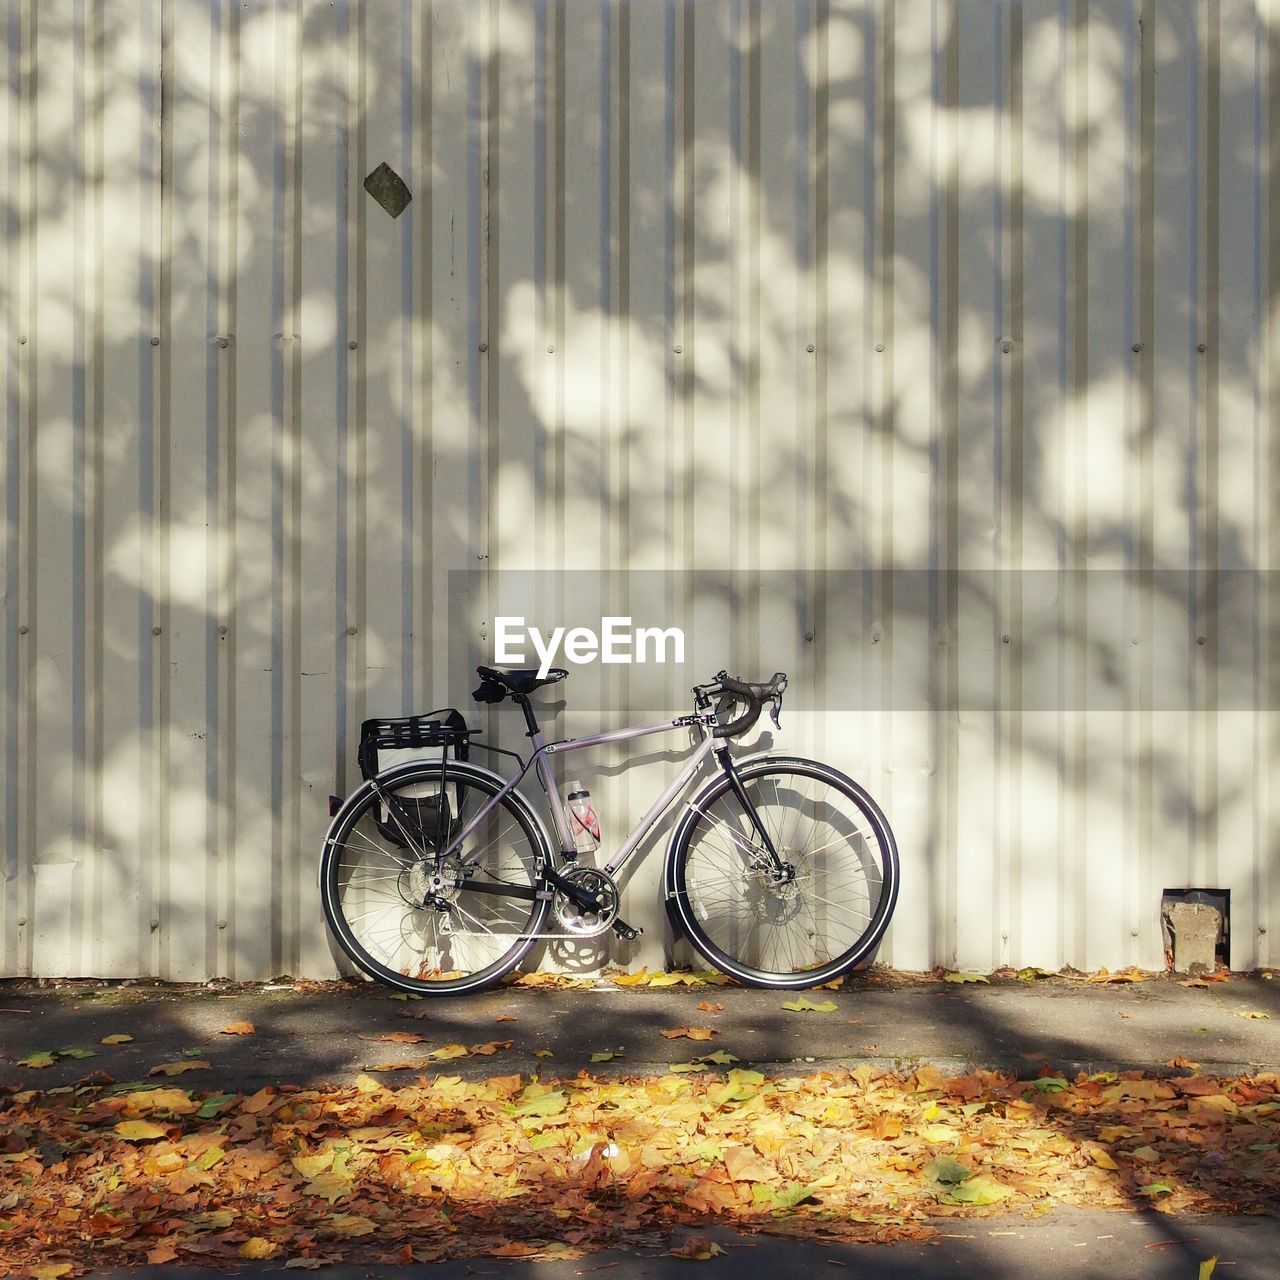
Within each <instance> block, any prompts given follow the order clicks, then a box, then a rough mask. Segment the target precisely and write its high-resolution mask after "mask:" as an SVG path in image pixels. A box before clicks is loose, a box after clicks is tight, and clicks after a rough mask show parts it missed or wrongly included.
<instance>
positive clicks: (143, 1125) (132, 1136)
mask: <svg viewBox="0 0 1280 1280" xmlns="http://www.w3.org/2000/svg"><path fill="white" fill-rule="evenodd" d="M115 1132H116V1133H117V1134H119V1135H120V1137H122V1138H123V1139H124V1140H125V1141H126V1142H153V1141H155V1139H156V1138H163V1137H166V1136H167V1135H168V1132H169V1131H168V1130H167V1129H162V1128H161V1127H160V1126H159V1125H158V1124H152V1123H151V1122H150V1121H149V1120H121V1121H120V1123H119V1124H118V1125H116V1127H115Z"/></svg>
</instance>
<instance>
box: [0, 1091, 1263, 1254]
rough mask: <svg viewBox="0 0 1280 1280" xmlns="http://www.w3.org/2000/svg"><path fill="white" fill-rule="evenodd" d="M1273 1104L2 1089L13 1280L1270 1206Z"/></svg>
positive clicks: (1, 1232)
mask: <svg viewBox="0 0 1280 1280" xmlns="http://www.w3.org/2000/svg"><path fill="white" fill-rule="evenodd" d="M1278 1115H1280V1077H1278V1076H1276V1075H1273V1074H1267V1075H1257V1076H1253V1077H1244V1078H1230V1079H1221V1078H1216V1077H1210V1076H1204V1075H1198V1074H1192V1075H1184V1076H1179V1077H1176V1078H1156V1077H1153V1076H1149V1075H1143V1074H1141V1073H1138V1072H1130V1073H1125V1074H1122V1075H1119V1076H1116V1075H1112V1074H1099V1075H1092V1076H1084V1075H1081V1076H1078V1077H1077V1078H1076V1079H1074V1080H1068V1079H1066V1078H1064V1077H1062V1076H1057V1075H1052V1074H1046V1075H1043V1076H1041V1077H1040V1078H1038V1079H1034V1080H1018V1079H1015V1078H1013V1077H1011V1076H1008V1075H1003V1074H999V1073H996V1072H988V1071H975V1072H973V1073H971V1074H969V1075H964V1076H955V1077H949V1076H945V1075H944V1074H943V1073H941V1072H940V1071H938V1070H937V1069H935V1068H932V1067H921V1068H919V1069H918V1070H916V1071H915V1072H913V1073H910V1074H906V1075H895V1074H882V1073H879V1072H877V1071H875V1070H874V1069H872V1068H871V1067H869V1066H864V1067H860V1068H859V1069H858V1070H856V1071H853V1072H846V1071H822V1072H817V1073H815V1074H812V1075H809V1076H806V1077H803V1078H801V1077H776V1078H768V1077H766V1076H764V1075H763V1074H761V1073H759V1072H756V1071H751V1070H746V1069H741V1068H734V1069H731V1070H728V1071H723V1072H721V1071H708V1072H706V1073H704V1074H696V1073H686V1074H668V1075H662V1076H649V1077H643V1078H617V1077H614V1078H600V1077H597V1076H593V1075H591V1074H589V1073H587V1072H582V1073H580V1074H579V1075H578V1076H576V1077H574V1078H571V1079H561V1078H554V1077H552V1078H545V1079H539V1078H529V1077H527V1076H521V1075H515V1074H512V1075H500V1076H495V1077H491V1078H489V1079H484V1080H473V1081H464V1080H463V1079H461V1078H459V1077H458V1076H454V1075H439V1076H435V1077H434V1078H431V1077H427V1076H420V1077H419V1078H418V1080H417V1083H415V1084H412V1085H406V1086H403V1087H398V1088H397V1087H391V1086H389V1085H387V1084H385V1083H383V1082H382V1081H381V1080H379V1079H375V1078H374V1077H372V1076H368V1075H363V1076H360V1077H359V1078H358V1080H357V1082H356V1084H355V1085H354V1087H349V1088H334V1089H300V1088H296V1087H290V1086H282V1087H280V1088H279V1089H269V1088H268V1089H262V1090H260V1091H259V1092H257V1093H255V1094H252V1095H249V1096H243V1095H239V1094H225V1093H223V1094H216V1093H213V1094H210V1093H197V1092H190V1091H188V1090H186V1089H181V1088H177V1087H174V1086H173V1085H171V1084H168V1083H166V1082H165V1081H163V1080H161V1081H158V1082H154V1083H149V1084H143V1083H141V1082H135V1083H133V1084H131V1085H121V1086H104V1085H81V1086H74V1087H70V1088H64V1089H50V1090H47V1091H38V1090H20V1091H14V1090H11V1091H9V1092H7V1093H0V1270H7V1271H8V1273H10V1274H18V1275H21V1274H30V1275H34V1276H38V1277H56V1276H61V1275H74V1274H78V1273H79V1272H80V1271H81V1270H83V1269H86V1268H87V1267H88V1265H89V1262H90V1259H92V1262H93V1265H94V1266H96V1267H98V1268H102V1267H104V1266H108V1265H128V1264H138V1263H142V1262H144V1261H145V1262H150V1263H162V1262H169V1261H178V1262H181V1263H200V1264H204V1265H219V1264H220V1263H221V1264H224V1265H232V1264H234V1263H236V1262H238V1261H239V1260H241V1259H244V1258H262V1259H267V1258H270V1259H274V1260H275V1261H276V1262H277V1263H285V1264H287V1265H290V1266H297V1267H301V1268H311V1267H316V1266H319V1265H322V1264H323V1263H325V1262H329V1261H337V1260H340V1259H349V1260H361V1261H373V1262H385V1263H395V1262H400V1263H407V1262H410V1261H422V1262H425V1261H435V1260H440V1259H445V1258H458V1257H469V1256H478V1255H490V1256H529V1257H535V1256H536V1257H548V1258H553V1257H559V1258H566V1257H575V1256H578V1255H579V1254H580V1253H582V1252H584V1251H587V1250H591V1249H599V1248H619V1247H621V1248H641V1249H646V1248H652V1249H659V1250H665V1249H669V1248H672V1247H673V1245H675V1243H676V1241H677V1239H679V1238H681V1237H682V1236H683V1234H685V1231H684V1229H685V1228H687V1227H688V1226H694V1225H696V1226H698V1227H701V1228H703V1229H705V1228H706V1226H707V1225H708V1224H710V1223H716V1222H720V1223H725V1224H731V1225H733V1226H735V1227H737V1228H739V1229H747V1230H764V1231H770V1232H774V1233H787V1234H793V1235H806V1236H821V1237H829V1238H839V1239H848V1240H881V1241H887V1240H894V1239H901V1238H909V1237H916V1238H919V1237H923V1236H925V1235H928V1234H929V1233H930V1232H931V1231H933V1230H935V1229H936V1227H935V1226H933V1225H931V1223H936V1221H937V1219H938V1218H939V1217H948V1216H959V1215H974V1214H977V1215H981V1214H984V1213H989V1212H991V1211H992V1208H991V1207H992V1206H997V1207H998V1209H999V1211H1007V1210H1009V1209H1024V1210H1025V1209H1032V1210H1034V1209H1037V1208H1047V1207H1051V1206H1052V1205H1055V1204H1075V1205H1088V1206H1093V1207H1099V1206H1115V1207H1118V1208H1123V1207H1130V1206H1132V1205H1134V1204H1139V1203H1141V1204H1151V1205H1154V1206H1156V1207H1157V1208H1162V1209H1165V1210H1173V1211H1196V1210H1214V1211H1229V1212H1260V1211H1265V1210H1269V1209H1274V1208H1275V1207H1276V1204H1277V1201H1278V1200H1280V1161H1277V1158H1276V1148H1277V1141H1278V1140H1280V1120H1278V1119H1277V1116H1278ZM682 1247H685V1248H686V1252H685V1253H683V1254H680V1256H690V1257H702V1256H709V1255H708V1254H707V1253H706V1252H705V1251H704V1252H695V1253H688V1252H687V1246H682ZM676 1251H677V1252H679V1250H678V1249H677V1250H676Z"/></svg>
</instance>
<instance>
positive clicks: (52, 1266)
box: [31, 1262, 72, 1280]
mask: <svg viewBox="0 0 1280 1280" xmlns="http://www.w3.org/2000/svg"><path fill="white" fill-rule="evenodd" d="M71 1270H72V1267H71V1263H69V1262H42V1263H41V1264H40V1265H39V1266H35V1267H32V1268H31V1274H32V1275H33V1276H34V1277H35V1280H58V1277H59V1276H65V1275H69V1274H70V1272H71Z"/></svg>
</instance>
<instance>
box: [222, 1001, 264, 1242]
mask: <svg viewBox="0 0 1280 1280" xmlns="http://www.w3.org/2000/svg"><path fill="white" fill-rule="evenodd" d="M255 1031H257V1027H255V1026H254V1025H253V1023H252V1022H246V1021H244V1020H243V1019H241V1020H240V1021H239V1022H228V1023H227V1025H226V1026H225V1027H223V1028H222V1030H221V1031H220V1032H219V1033H218V1034H219V1035H223V1036H251V1035H253V1033H254V1032H255ZM245 1256H246V1257H249V1256H250V1255H249V1254H246V1255H245Z"/></svg>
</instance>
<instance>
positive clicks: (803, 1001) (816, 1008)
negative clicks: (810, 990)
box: [782, 996, 836, 1013]
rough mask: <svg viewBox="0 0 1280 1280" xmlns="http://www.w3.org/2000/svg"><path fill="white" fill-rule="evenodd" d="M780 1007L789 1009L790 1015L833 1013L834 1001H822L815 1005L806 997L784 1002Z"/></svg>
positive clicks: (834, 1009)
mask: <svg viewBox="0 0 1280 1280" xmlns="http://www.w3.org/2000/svg"><path fill="white" fill-rule="evenodd" d="M782 1007H783V1008H784V1009H789V1010H790V1011H791V1012H792V1013H835V1011H836V1002H835V1001H834V1000H823V1001H822V1002H821V1003H817V1002H815V1001H813V1000H810V999H809V997H808V996H799V997H798V998H797V999H795V1000H784V1001H783V1002H782Z"/></svg>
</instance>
